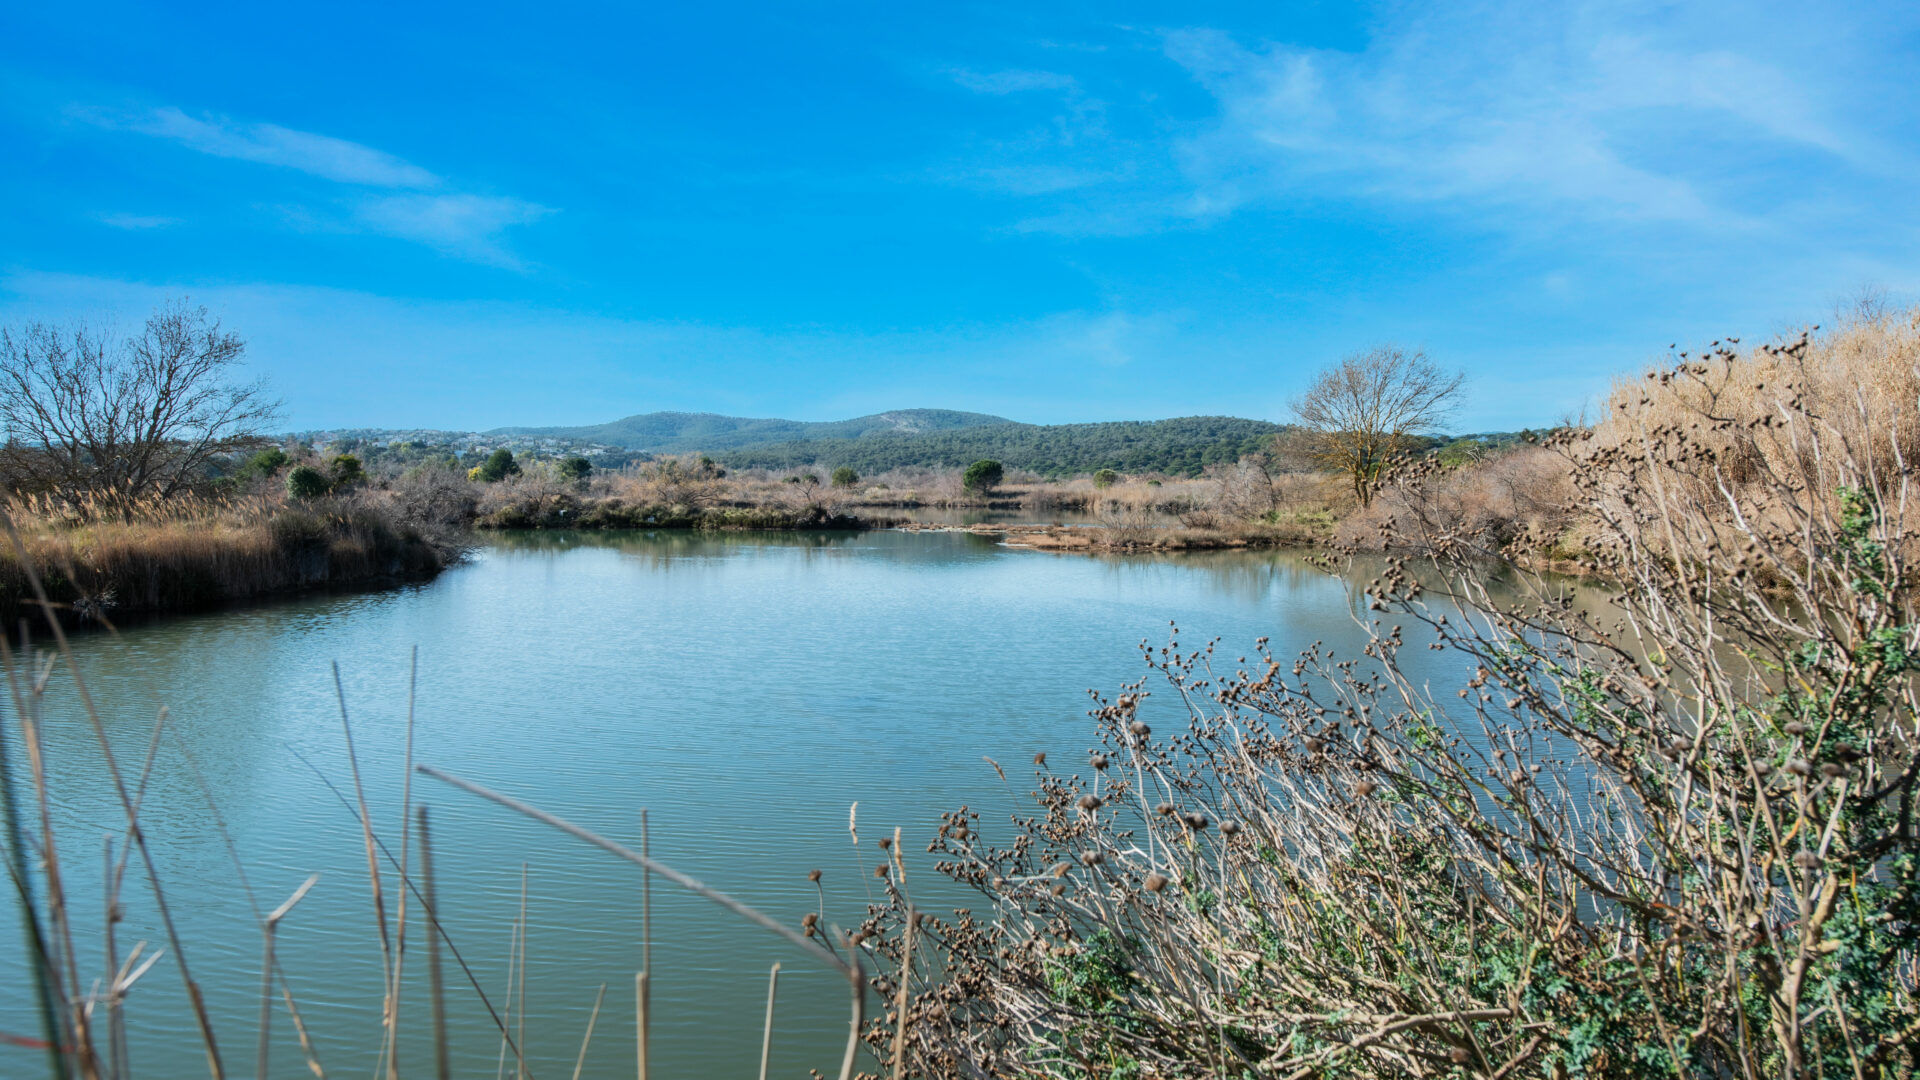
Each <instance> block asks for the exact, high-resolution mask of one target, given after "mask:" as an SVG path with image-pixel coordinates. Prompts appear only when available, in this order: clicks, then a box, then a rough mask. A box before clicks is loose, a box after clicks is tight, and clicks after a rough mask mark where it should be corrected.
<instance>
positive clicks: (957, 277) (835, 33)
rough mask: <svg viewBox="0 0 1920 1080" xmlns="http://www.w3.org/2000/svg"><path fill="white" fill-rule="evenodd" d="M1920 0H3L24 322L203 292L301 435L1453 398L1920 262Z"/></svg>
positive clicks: (1484, 423)
mask: <svg viewBox="0 0 1920 1080" xmlns="http://www.w3.org/2000/svg"><path fill="white" fill-rule="evenodd" d="M1901 7H1902V6H1897V5H1864V4H1861V5H1849V4H1825V5H1807V4H1793V5H1784V4H1783V5H1777V6H1770V7H1769V6H1759V5H1719V4H1713V3H1689V4H1684V5H1658V4H1647V5H1639V4H1608V5H1594V6H1579V5H1570V6H1559V5H1549V4H1540V3H1514V4H1487V5H1473V4H1456V5H1405V6H1401V5H1384V6H1378V5H1358V6H1354V5H1338V4H1323V3H1313V2H1308V3H1297V4H1271V3H1269V4H1255V5H1239V4H1223V3H1205V2H1202V3H1183V4H1168V5H1151V4H1134V3H1110V4H1099V5H1095V4H1085V3H1076V4H1055V5H1045V4H1033V3H1027V4H1012V5H1006V6H993V5H962V4H950V5H918V4H884V5H883V4H875V5H859V4H844V5H833V6H829V5H816V4H787V5H764V6H755V5H727V4H701V5H648V6H644V7H643V6H639V5H618V6H615V5H609V6H604V7H599V6H588V5H573V4H548V5H541V6H539V7H538V8H537V9H536V8H535V7H532V6H524V5H523V6H518V7H516V8H511V9H510V8H504V7H503V8H495V9H489V8H487V7H485V6H475V5H466V4H463V5H457V6H445V7H436V6H429V5H406V6H404V7H402V8H396V7H395V6H393V5H378V6H375V5H359V4H353V3H336V4H332V5H326V6H310V7H304V8H302V7H296V6H293V5H270V4H258V3H248V4H221V3H205V4H196V5H167V6H165V7H161V6H145V5H126V4H118V3H112V2H107V3H98V4H90V5H85V6H79V5H58V4H13V5H7V6H6V8H5V10H4V12H0V146H4V150H5V162H6V165H5V167H4V168H3V169H0V207H4V209H0V321H4V322H6V323H8V324H17V323H19V322H21V321H24V320H27V319H35V318H38V319H51V320H73V319H86V320H91V321H95V322H110V323H113V324H116V325H127V324H133V323H137V322H138V320H139V319H140V318H141V317H142V316H143V314H144V312H145V311H146V310H147V309H148V308H149V307H150V306H152V304H154V303H155V302H156V301H158V300H160V299H163V298H165V297H169V296H178V295H182V294H185V295H190V296H191V297H193V298H194V299H195V300H197V301H200V302H202V303H205V304H207V305H208V306H209V307H210V308H212V309H213V310H215V311H216V312H217V313H218V314H220V315H221V316H222V317H223V318H224V319H225V320H226V321H227V323H228V324H229V325H230V326H231V327H233V328H235V329H237V330H239V331H240V332H241V333H243V334H244V335H245V336H247V337H248V339H249V340H250V342H251V350H250V358H251V362H252V365H253V367H254V370H255V371H256V372H258V373H259V374H262V375H264V376H266V377H267V378H268V379H269V380H270V382H271V384H272V385H273V387H274V389H275V391H276V393H278V394H279V395H280V396H281V397H282V398H284V399H285V401H286V412H287V422H288V425H289V426H293V427H302V428H305V427H326V426H346V425H377V426H423V427H445V428H460V429H466V428H486V427H491V426H496V425H504V424H561V423H588V422H595V421H600V420H606V419H611V418H613V417H616V416H622V415H626V414H629V413H635V412H645V411H651V410H654V409H686V410H699V411H715V412H726V413H736V414H747V415H773V416H786V417H793V418H797V419H834V418H841V417H846V416H853V415H858V414H861V413H868V412H874V411H879V410H882V409H888V408H901V407H945V408H961V409H976V410H980V411H985V412H994V413H1000V414H1003V415H1007V416H1011V417H1015V418H1017V419H1022V420H1031V421H1036V422H1061V421H1079V420H1102V419H1119V418H1154V417H1164V416H1179V415H1190V414H1196V413H1228V414H1235V415H1243V416H1254V417H1262V418H1270V419H1283V418H1284V417H1285V413H1286V402H1287V400H1288V399H1289V398H1290V397H1291V396H1292V395H1293V394H1294V393H1296V392H1297V391H1298V390H1299V389H1300V387H1301V386H1302V385H1303V383H1304V382H1305V380H1306V379H1307V378H1308V377H1309V376H1310V375H1311V373H1312V372H1313V371H1314V369H1315V368H1316V367H1317V366H1319V365H1321V364H1324V363H1326V362H1328V361H1330V360H1333V359H1336V358H1338V357H1339V356H1341V355H1342V354H1344V353H1347V352H1351V351H1354V350H1357V349H1361V348H1364V347H1367V346H1369V345H1372V344H1375V343H1379V342H1386V341H1394V342H1399V343H1402V344H1405V345H1410V346H1417V347H1422V348H1424V349H1426V350H1427V351H1428V352H1429V354H1430V355H1432V356H1433V357H1434V358H1436V359H1437V360H1439V361H1440V362H1442V363H1444V364H1446V365H1449V366H1455V367H1459V368H1461V369H1464V370H1465V371H1466V372H1467V373H1468V375H1469V376H1470V384H1469V385H1470V397H1469V399H1468V401H1467V403H1466V407H1465V408H1464V409H1463V411H1462V413H1461V415H1460V418H1459V420H1458V422H1457V424H1456V427H1457V428H1459V429H1464V430H1489V429H1499V428H1512V427H1519V426H1524V425H1537V424H1543V423H1549V422H1552V421H1554V420H1556V419H1559V418H1560V417H1562V416H1564V415H1566V414H1568V413H1571V412H1577V411H1578V410H1579V409H1580V408H1582V406H1583V405H1584V404H1586V403H1588V402H1589V401H1590V400H1591V399H1592V398H1593V396H1594V395H1595V394H1596V393H1598V392H1600V391H1602V390H1604V388H1605V387H1606V385H1607V382H1608V380H1609V378H1610V377H1611V376H1613V375H1615V374H1618V373H1621V372H1630V371H1633V370H1636V369H1638V368H1639V367H1641V366H1642V365H1644V364H1645V363H1647V362H1648V361H1650V360H1652V359H1654V358H1656V357H1657V356H1659V355H1660V354H1662V353H1663V352H1664V350H1665V347H1666V346H1667V344H1668V343H1669V342H1681V343H1699V342H1702V341H1705V340H1708V339H1711V338H1717V337H1720V336H1722V335H1725V334H1733V335H1744V336H1748V337H1757V336H1761V335H1765V334H1767V333H1773V332H1778V331H1782V330H1784V329H1786V328H1788V327H1790V326H1794V325H1798V324H1802V323H1807V322H1819V321H1822V320H1823V319H1826V318H1828V317H1830V314H1831V312H1832V311H1833V310H1834V309H1835V307H1836V305H1838V304H1841V303H1844V302H1845V301H1847V300H1848V299H1849V298H1850V297H1853V296H1855V295H1857V294H1859V293H1860V292H1861V290H1863V289H1868V288H1877V289H1880V290H1884V291H1885V292H1886V293H1887V294H1889V295H1890V296H1891V297H1892V298H1893V299H1895V300H1899V301H1905V300H1909V299H1912V298H1913V297H1915V296H1916V295H1920V242H1917V241H1920V194H1916V188H1915V185H1914V183H1913V180H1912V177H1913V176H1914V175H1915V173H1916V165H1920V132H1917V131H1916V128H1915V121H1916V119H1920V107H1917V106H1920V95H1916V94H1915V93H1914V91H1913V89H1912V87H1911V82H1910V80H1911V76H1912V73H1913V71H1914V70H1915V61H1916V59H1917V58H1920V9H1912V8H1907V9H1905V10H1901Z"/></svg>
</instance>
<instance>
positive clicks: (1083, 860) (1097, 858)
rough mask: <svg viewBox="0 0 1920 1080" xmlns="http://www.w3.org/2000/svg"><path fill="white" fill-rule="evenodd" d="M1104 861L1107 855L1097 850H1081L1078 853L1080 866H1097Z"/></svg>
mask: <svg viewBox="0 0 1920 1080" xmlns="http://www.w3.org/2000/svg"><path fill="white" fill-rule="evenodd" d="M1106 861H1107V857H1106V856H1105V855H1102V854H1100V853H1099V852H1097V851H1083V852H1081V853H1080V864H1081V865H1082V866H1099V865H1100V864H1101V863H1103V862H1106Z"/></svg>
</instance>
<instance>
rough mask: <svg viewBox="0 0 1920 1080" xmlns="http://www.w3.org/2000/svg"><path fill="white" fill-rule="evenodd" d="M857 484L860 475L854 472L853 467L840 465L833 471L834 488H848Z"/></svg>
mask: <svg viewBox="0 0 1920 1080" xmlns="http://www.w3.org/2000/svg"><path fill="white" fill-rule="evenodd" d="M859 482H860V474H859V473H857V472H854V471H853V467H852V466H851V465H842V466H840V467H839V468H837V469H835V470H833V486H834V487H837V488H850V487H852V486H853V485H855V484H857V483H859Z"/></svg>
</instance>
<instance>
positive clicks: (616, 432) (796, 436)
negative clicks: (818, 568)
mask: <svg viewBox="0 0 1920 1080" xmlns="http://www.w3.org/2000/svg"><path fill="white" fill-rule="evenodd" d="M1011 423H1013V421H1011V420H1008V419H1007V418H1006V417H1004V416H989V415H987V414H986V413H973V412H959V411H956V410H953V409H895V410H892V411H889V412H882V413H874V414H873V415H871V416H858V417H855V418H853V419H851V420H827V421H806V420H780V419H773V418H757V417H746V416H721V415H720V414H718V413H687V412H653V413H641V414H639V415H636V416H628V417H623V418H621V419H619V420H614V421H611V422H609V423H605V424H589V425H585V426H581V427H506V428H495V429H493V430H492V431H488V432H485V434H487V435H500V436H520V437H531V438H560V439H575V440H579V441H582V442H594V443H601V444H604V445H607V446H618V447H621V448H623V449H627V450H637V451H643V452H646V453H684V452H692V451H702V452H706V453H719V452H721V451H726V450H734V449H739V448H741V447H747V446H758V445H762V444H766V443H793V442H811V441H815V440H821V439H859V438H862V437H865V436H869V435H874V434H892V435H919V434H925V433H928V432H939V431H954V430H958V429H961V428H971V427H986V426H992V425H1003V424H1011Z"/></svg>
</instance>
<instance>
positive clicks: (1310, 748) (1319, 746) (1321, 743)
mask: <svg viewBox="0 0 1920 1080" xmlns="http://www.w3.org/2000/svg"><path fill="white" fill-rule="evenodd" d="M1326 748H1327V740H1325V739H1308V740H1307V753H1309V754H1317V753H1319V752H1320V751H1322V750H1325V749H1326Z"/></svg>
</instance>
